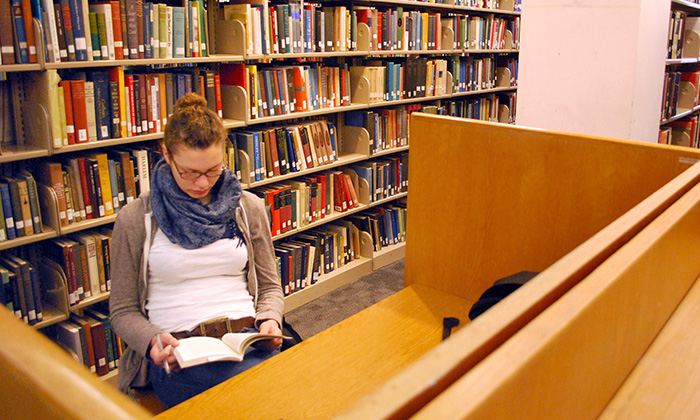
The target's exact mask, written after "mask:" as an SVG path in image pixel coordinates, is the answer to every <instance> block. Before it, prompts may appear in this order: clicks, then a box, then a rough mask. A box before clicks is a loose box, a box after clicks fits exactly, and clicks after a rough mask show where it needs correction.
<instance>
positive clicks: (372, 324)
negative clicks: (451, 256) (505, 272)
mask: <svg viewBox="0 0 700 420" xmlns="http://www.w3.org/2000/svg"><path fill="white" fill-rule="evenodd" d="M470 306H471V302H468V301H466V300H464V299H462V298H458V297H455V296H452V295H449V294H446V293H444V292H441V291H438V290H436V289H432V288H429V287H426V286H422V285H416V286H414V287H409V288H406V289H403V290H402V291H400V292H398V293H396V294H394V295H392V296H390V297H388V298H386V299H384V300H382V301H380V302H378V303H376V304H374V305H373V306H371V307H369V308H367V309H365V310H363V311H361V312H359V313H357V314H355V315H353V316H352V317H350V318H348V319H346V320H344V321H342V322H340V323H338V324H336V325H335V326H333V327H331V328H329V329H327V330H325V331H323V332H321V333H319V334H317V335H315V336H313V337H311V338H309V339H308V340H305V341H303V342H302V343H300V344H298V345H296V346H294V347H292V348H291V349H289V350H287V351H285V352H284V353H281V354H279V355H278V356H275V357H273V358H271V359H269V360H267V361H265V362H263V363H262V364H260V365H258V366H256V367H254V368H252V369H250V370H248V371H246V372H243V373H242V374H240V375H238V376H236V377H234V378H232V379H230V380H228V381H226V382H224V383H222V384H220V385H218V386H217V387H215V388H212V389H210V390H208V391H206V392H204V393H202V394H200V395H198V396H196V397H194V398H192V399H190V400H188V401H185V402H184V403H182V404H180V405H178V406H176V407H174V408H172V409H170V410H167V411H165V412H163V413H161V414H160V415H159V416H158V418H159V419H183V418H187V419H212V418H216V419H222V418H237V419H261V420H262V419H281V418H284V419H286V420H289V419H308V418H329V417H331V416H333V415H334V414H336V413H337V412H338V411H339V410H341V409H342V408H344V407H346V406H347V405H348V404H351V403H353V402H355V401H356V400H357V399H358V398H359V397H360V396H362V395H364V394H366V393H368V392H370V391H371V390H372V388H374V387H376V386H378V385H380V384H381V383H383V382H384V381H386V380H388V379H389V378H390V377H392V376H393V375H394V374H396V373H397V372H398V371H399V370H400V369H402V368H403V367H405V366H406V365H407V364H409V363H411V362H413V361H414V360H416V359H417V358H418V357H419V356H421V355H423V354H424V353H425V352H427V351H428V350H430V349H431V348H433V347H435V346H436V345H438V344H439V343H440V341H441V339H442V319H443V317H446V316H454V317H458V318H460V321H461V324H462V325H465V323H466V322H467V321H468V318H467V312H468V308H469V307H470Z"/></svg>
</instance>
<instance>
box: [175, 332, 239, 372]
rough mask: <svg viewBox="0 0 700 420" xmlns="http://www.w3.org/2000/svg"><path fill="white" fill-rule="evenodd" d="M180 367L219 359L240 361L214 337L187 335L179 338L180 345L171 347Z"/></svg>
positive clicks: (233, 352)
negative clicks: (187, 336)
mask: <svg viewBox="0 0 700 420" xmlns="http://www.w3.org/2000/svg"><path fill="white" fill-rule="evenodd" d="M173 353H174V354H175V357H177V361H178V363H179V364H180V367H183V368H185V367H188V366H194V365H197V364H200V363H206V362H213V361H219V360H233V361H240V360H242V359H243V358H242V357H241V356H240V355H237V354H236V352H235V351H233V350H232V349H231V348H230V347H229V346H227V345H226V344H225V343H223V342H222V341H221V340H219V339H218V338H214V337H189V338H184V339H182V340H180V345H179V346H178V347H175V348H174V349H173Z"/></svg>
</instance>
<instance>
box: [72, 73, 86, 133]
mask: <svg viewBox="0 0 700 420" xmlns="http://www.w3.org/2000/svg"><path fill="white" fill-rule="evenodd" d="M70 90H71V100H72V101H73V122H74V124H75V142H76V143H78V144H79V143H87V142H88V132H87V125H88V123H87V112H86V105H85V82H84V81H82V80H71V81H70Z"/></svg>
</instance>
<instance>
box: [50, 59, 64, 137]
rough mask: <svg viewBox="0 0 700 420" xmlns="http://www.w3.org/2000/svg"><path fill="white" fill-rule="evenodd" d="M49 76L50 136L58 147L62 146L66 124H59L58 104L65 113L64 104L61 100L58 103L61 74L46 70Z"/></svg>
mask: <svg viewBox="0 0 700 420" xmlns="http://www.w3.org/2000/svg"><path fill="white" fill-rule="evenodd" d="M47 71H48V76H49V107H50V109H49V115H50V116H51V117H50V118H51V138H52V139H53V147H54V148H55V149H58V148H59V147H62V146H63V135H62V132H63V129H62V127H65V126H66V124H65V123H64V124H63V125H61V111H60V106H61V105H63V106H64V110H63V112H64V115H65V104H63V103H62V102H61V103H60V104H59V100H58V99H59V96H58V91H61V92H62V91H63V89H60V88H59V87H58V83H59V82H60V81H61V76H59V75H58V71H56V70H47ZM65 138H66V145H67V144H68V134H66V136H65Z"/></svg>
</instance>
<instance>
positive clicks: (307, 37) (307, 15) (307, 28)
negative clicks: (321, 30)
mask: <svg viewBox="0 0 700 420" xmlns="http://www.w3.org/2000/svg"><path fill="white" fill-rule="evenodd" d="M312 13H313V10H306V9H305V10H304V52H307V53H310V52H313V49H312V42H311V41H312V35H311V27H312V22H311V15H312Z"/></svg>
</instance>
